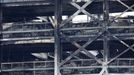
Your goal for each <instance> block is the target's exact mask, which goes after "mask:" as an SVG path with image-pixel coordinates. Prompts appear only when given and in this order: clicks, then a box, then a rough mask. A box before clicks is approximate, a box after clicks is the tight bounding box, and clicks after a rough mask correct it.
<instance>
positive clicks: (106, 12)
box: [100, 0, 109, 75]
mask: <svg viewBox="0 0 134 75" xmlns="http://www.w3.org/2000/svg"><path fill="white" fill-rule="evenodd" d="M103 19H104V23H103V25H102V27H103V30H104V31H105V33H104V34H103V50H104V54H103V61H104V62H103V64H102V71H101V72H100V74H104V75H109V74H108V64H107V62H108V58H109V47H108V46H109V45H108V40H109V39H108V38H109V37H108V33H107V31H108V25H109V3H108V0H104V1H103Z"/></svg>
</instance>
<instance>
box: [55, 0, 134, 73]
mask: <svg viewBox="0 0 134 75" xmlns="http://www.w3.org/2000/svg"><path fill="white" fill-rule="evenodd" d="M59 1H60V0H56V7H58V6H59V7H60V5H61V4H60V3H61V2H59ZM93 1H94V0H89V1H87V2H86V3H85V4H84V5H83V6H79V5H78V4H76V3H75V2H72V3H71V5H73V6H74V7H76V8H77V9H78V10H77V11H76V12H75V13H74V14H73V15H71V16H70V17H69V18H68V19H67V20H65V21H62V22H61V21H59V23H61V24H59V27H60V28H62V27H63V26H64V25H66V24H67V23H68V22H69V21H71V20H72V18H74V17H75V16H76V15H78V14H79V13H81V12H82V13H84V14H85V15H88V16H89V17H91V18H92V19H93V20H95V17H94V16H92V15H91V14H90V13H89V12H87V11H86V10H85V8H86V7H87V6H88V5H90V4H91V3H92V2H93ZM117 1H118V2H119V3H121V4H122V5H123V6H125V7H126V8H127V9H126V10H125V11H124V12H122V13H121V14H120V15H118V16H116V17H115V18H114V19H112V20H111V19H110V18H109V0H103V20H104V21H103V24H102V31H101V32H100V33H99V34H98V35H97V36H96V37H94V38H93V39H89V40H88V41H87V42H86V43H85V44H84V45H82V46H81V45H79V44H78V43H77V42H75V41H70V39H69V38H68V37H67V36H66V35H64V34H62V33H61V32H59V31H58V30H60V28H59V29H57V31H56V30H55V32H56V33H60V35H59V38H60V36H61V37H63V38H64V39H66V40H67V41H70V42H71V43H72V44H73V45H74V46H76V47H77V48H78V49H77V50H76V51H75V52H74V53H72V54H71V55H70V56H68V57H67V58H66V59H65V60H63V61H62V62H61V63H59V60H58V56H57V55H60V54H59V52H58V51H57V50H59V51H60V49H59V48H60V47H59V48H57V46H60V45H59V44H58V41H57V40H58V39H59V38H58V37H57V36H58V34H57V36H56V35H55V45H56V46H55V73H54V75H60V73H59V72H60V67H62V66H63V65H64V64H65V63H66V62H68V61H69V60H70V59H71V58H73V57H74V56H75V55H76V54H78V53H80V52H81V51H84V52H86V53H87V54H86V55H87V56H88V57H90V58H92V59H94V60H96V61H97V62H98V63H99V64H101V65H102V70H101V71H100V73H99V75H109V72H108V64H109V63H110V62H112V61H113V60H115V59H116V58H118V57H119V56H121V55H122V54H124V53H125V52H127V51H129V50H132V51H134V49H133V47H134V44H133V45H132V46H129V45H128V44H126V43H125V42H124V41H122V40H121V39H119V38H118V37H117V36H114V35H113V34H111V33H110V32H109V31H108V27H109V25H110V24H111V23H112V22H113V21H114V20H116V19H118V18H119V17H120V16H121V15H122V14H124V13H126V12H127V11H128V10H132V11H133V10H134V9H133V7H134V4H133V5H132V6H128V5H126V4H125V3H123V2H122V1H121V0H117ZM58 2H59V4H57V3H58ZM60 8H62V7H60ZM56 9H57V8H56ZM55 13H56V14H55V17H56V20H55V22H57V20H58V19H57V16H59V17H62V15H61V14H60V15H59V13H61V10H59V13H57V10H56V11H55ZM57 24H58V23H57ZM109 35H111V37H113V38H115V39H116V40H118V41H119V42H120V43H122V44H123V45H125V46H126V47H128V49H126V50H124V51H123V52H122V53H120V54H118V55H117V56H115V57H114V58H112V59H110V60H109V44H108V41H109V40H110V37H109ZM100 36H103V49H104V55H103V60H100V59H98V58H97V57H96V56H94V55H92V54H91V53H90V52H88V51H87V50H86V49H85V47H86V46H88V45H90V44H91V43H92V42H93V41H95V40H96V39H98V38H99V37H100ZM56 60H57V61H56ZM57 64H59V66H58V65H57ZM61 75H62V74H61Z"/></svg>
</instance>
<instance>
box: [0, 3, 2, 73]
mask: <svg viewBox="0 0 134 75" xmlns="http://www.w3.org/2000/svg"><path fill="white" fill-rule="evenodd" d="M1 39H2V5H1V2H0V67H1V63H2V42H1ZM0 71H1V72H0V74H1V75H2V68H1V69H0Z"/></svg>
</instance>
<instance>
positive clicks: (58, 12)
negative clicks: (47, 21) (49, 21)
mask: <svg viewBox="0 0 134 75" xmlns="http://www.w3.org/2000/svg"><path fill="white" fill-rule="evenodd" d="M54 15H55V20H54V24H55V28H54V38H55V44H54V46H55V50H54V56H55V57H54V75H60V74H61V73H60V67H59V63H60V60H61V59H60V57H61V46H60V30H59V27H60V26H59V25H60V24H61V21H62V0H55V14H54Z"/></svg>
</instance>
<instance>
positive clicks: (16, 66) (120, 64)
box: [1, 58, 134, 73]
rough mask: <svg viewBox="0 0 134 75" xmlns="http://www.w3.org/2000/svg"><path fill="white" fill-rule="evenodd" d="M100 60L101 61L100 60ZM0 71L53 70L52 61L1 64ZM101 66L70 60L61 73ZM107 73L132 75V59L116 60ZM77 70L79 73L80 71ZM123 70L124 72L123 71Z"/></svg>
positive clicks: (92, 61) (89, 61)
mask: <svg viewBox="0 0 134 75" xmlns="http://www.w3.org/2000/svg"><path fill="white" fill-rule="evenodd" d="M101 60H102V59H101ZM1 68H2V71H4V72H13V71H40V70H41V71H42V70H44V71H46V70H53V69H54V62H53V61H30V62H8V63H2V64H1ZM101 68H102V65H100V64H98V63H96V61H95V60H93V59H79V60H74V59H73V60H70V62H69V63H66V64H65V66H62V67H61V69H63V71H64V70H65V69H71V70H70V71H72V69H77V70H79V69H80V70H81V71H82V69H84V71H85V70H86V69H88V70H87V71H89V72H91V71H94V70H96V69H101ZM108 68H109V71H111V72H112V73H123V72H129V73H134V59H133V58H118V59H116V60H114V61H113V62H111V63H110V64H109V65H108ZM80 70H79V71H80ZM124 70H125V71H124Z"/></svg>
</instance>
